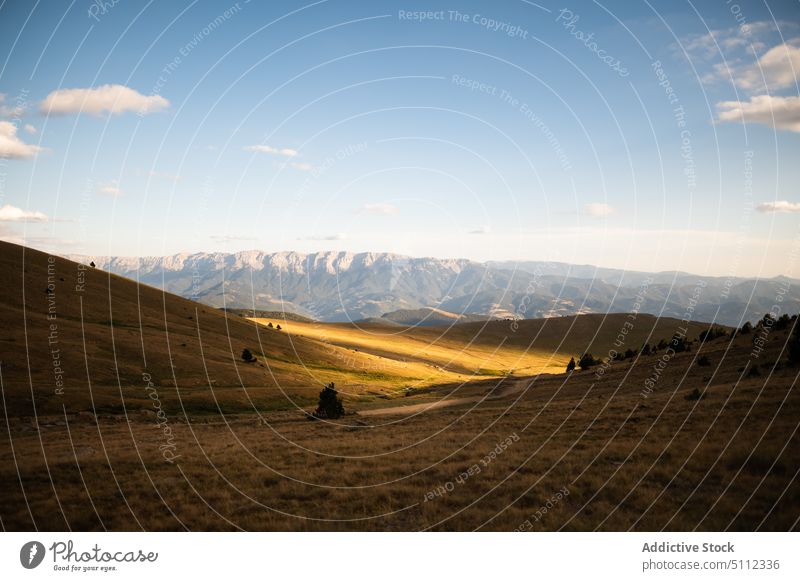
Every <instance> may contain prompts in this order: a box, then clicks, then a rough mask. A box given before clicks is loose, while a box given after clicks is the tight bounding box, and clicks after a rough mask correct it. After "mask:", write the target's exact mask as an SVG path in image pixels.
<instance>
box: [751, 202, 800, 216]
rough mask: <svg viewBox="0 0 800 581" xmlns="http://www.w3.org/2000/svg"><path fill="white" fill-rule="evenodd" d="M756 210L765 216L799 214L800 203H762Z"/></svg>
mask: <svg viewBox="0 0 800 581" xmlns="http://www.w3.org/2000/svg"><path fill="white" fill-rule="evenodd" d="M756 210H758V211H759V212H763V213H765V214H772V213H776V212H780V213H786V214H790V213H791V214H793V213H798V212H800V203H797V202H788V201H786V200H777V201H775V202H764V203H763V204H759V205H758V206H756Z"/></svg>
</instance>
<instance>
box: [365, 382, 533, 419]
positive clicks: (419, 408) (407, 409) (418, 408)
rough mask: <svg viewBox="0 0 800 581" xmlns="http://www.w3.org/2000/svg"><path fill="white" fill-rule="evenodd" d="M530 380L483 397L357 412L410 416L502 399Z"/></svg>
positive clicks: (505, 386)
mask: <svg viewBox="0 0 800 581" xmlns="http://www.w3.org/2000/svg"><path fill="white" fill-rule="evenodd" d="M530 381H531V378H529V377H528V378H524V379H518V380H516V381H514V382H513V383H509V384H508V385H503V386H501V387H500V388H499V389H497V390H496V392H495V394H494V395H490V396H489V397H483V396H473V397H455V398H450V399H442V400H437V401H431V402H425V403H418V404H412V405H401V406H394V407H387V408H378V409H374V410H363V411H359V412H357V413H358V415H360V416H389V415H402V416H410V415H412V414H416V413H422V412H427V411H431V410H437V409H441V408H447V407H452V406H455V405H464V404H468V403H475V402H478V401H481V400H484V401H494V400H497V399H503V398H506V397H509V396H511V395H517V394H519V392H521V391H522V390H524V389H525V388H526V387H527V386H528V384H529V383H530Z"/></svg>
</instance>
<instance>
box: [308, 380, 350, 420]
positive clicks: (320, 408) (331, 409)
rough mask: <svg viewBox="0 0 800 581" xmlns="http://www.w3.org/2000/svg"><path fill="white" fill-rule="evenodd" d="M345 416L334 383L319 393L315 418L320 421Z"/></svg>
mask: <svg viewBox="0 0 800 581" xmlns="http://www.w3.org/2000/svg"><path fill="white" fill-rule="evenodd" d="M343 415H344V406H343V405H342V400H340V399H339V392H337V391H336V387H335V386H334V384H333V382H330V383H329V384H328V385H326V386H325V387H324V388H322V391H320V392H319V403H318V404H317V409H316V411H315V412H314V417H315V418H319V419H327V420H335V419H337V418H340V417H342V416H343Z"/></svg>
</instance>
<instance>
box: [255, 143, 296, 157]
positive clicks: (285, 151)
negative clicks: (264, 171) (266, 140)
mask: <svg viewBox="0 0 800 581" xmlns="http://www.w3.org/2000/svg"><path fill="white" fill-rule="evenodd" d="M242 149H243V150H245V151H255V152H257V153H269V154H270V155H281V156H283V157H295V156H296V155H297V154H298V151H297V150H295V149H289V148H288V147H282V148H277V147H270V146H269V145H245V146H244V147H243V148H242Z"/></svg>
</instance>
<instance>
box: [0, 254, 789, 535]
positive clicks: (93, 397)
mask: <svg viewBox="0 0 800 581" xmlns="http://www.w3.org/2000/svg"><path fill="white" fill-rule="evenodd" d="M0 277H2V279H0V282H2V287H0V317H2V319H0V323H2V331H0V347H2V356H1V357H2V366H1V367H0V370H1V371H2V399H1V400H0V401H1V402H2V405H3V413H2V414H1V415H0V417H1V418H2V420H0V421H2V422H3V423H4V424H5V425H4V426H2V428H0V482H2V483H3V488H2V492H3V494H2V495H0V522H2V525H3V529H4V530H27V531H30V530H66V529H70V530H142V529H145V530H240V529H247V530H401V531H406V530H473V529H479V530H611V531H619V530H643V531H645V530H647V531H650V530H662V529H665V530H711V531H720V530H744V531H752V530H796V529H797V528H798V520H797V514H798V511H799V510H800V482H799V481H798V479H797V474H798V473H800V460H799V459H798V457H797V455H796V454H795V453H794V450H797V449H798V447H800V435H799V434H798V428H799V427H800V394H798V390H797V389H796V385H797V380H798V377H799V376H798V368H796V367H791V366H789V365H788V363H787V357H786V348H787V344H788V341H789V337H790V329H787V328H783V329H773V330H770V331H767V332H765V330H764V329H763V328H762V329H755V330H754V331H753V332H751V333H750V334H738V335H737V336H736V337H735V338H733V339H732V338H731V336H730V335H726V336H723V337H719V338H716V339H714V340H712V341H708V342H706V343H704V344H702V345H700V344H699V343H695V344H694V345H692V348H691V350H690V351H689V352H680V353H670V352H669V350H667V349H663V348H662V349H661V350H660V351H659V352H658V353H656V354H651V355H640V356H637V357H632V358H627V359H625V360H623V361H606V362H605V363H604V364H603V365H599V366H596V367H594V368H591V369H588V370H586V371H575V372H573V373H570V374H566V373H563V372H562V370H563V365H564V364H565V362H566V360H567V359H568V358H569V356H571V355H577V354H579V353H581V352H582V351H584V350H585V349H590V350H591V351H592V352H593V353H594V354H595V355H596V356H599V357H606V356H607V353H608V349H610V348H612V347H614V342H615V341H617V340H618V335H619V334H620V332H621V331H620V330H621V329H622V328H627V329H628V331H627V333H624V335H625V340H624V346H625V347H626V348H627V347H628V346H630V347H631V348H638V347H639V346H641V345H642V344H643V343H644V342H648V343H650V344H654V343H657V342H658V341H659V340H660V339H669V338H670V337H671V336H672V335H673V334H674V333H675V332H676V331H677V330H680V329H681V328H682V327H684V324H683V323H682V322H681V321H677V320H674V319H660V320H656V319H654V318H652V317H646V316H643V315H640V316H638V317H636V318H634V319H631V318H630V317H629V316H628V315H625V314H614V315H609V316H606V317H603V316H599V315H591V316H577V317H566V318H563V319H547V320H531V321H520V322H518V323H514V324H512V322H510V321H493V322H489V323H469V324H464V325H455V326H451V327H416V328H407V327H396V326H386V325H365V326H356V325H323V324H318V323H307V322H293V321H289V322H285V321H283V320H276V321H274V322H279V323H281V324H282V326H283V325H284V324H285V328H283V329H282V330H281V331H277V330H276V329H274V328H273V329H268V328H266V327H265V326H264V325H263V323H266V322H267V321H266V320H263V321H259V323H258V324H257V323H254V322H253V321H248V320H245V319H243V318H241V317H238V316H226V314H225V313H223V312H221V311H217V310H214V309H212V308H210V307H203V306H200V305H197V304H195V303H192V302H189V301H186V300H183V299H180V298H178V297H175V296H172V295H169V294H164V293H163V292H161V291H160V290H158V289H154V288H151V287H146V286H142V285H137V284H136V283H135V282H132V281H129V280H126V279H122V278H119V277H116V276H112V275H109V274H107V273H105V272H101V271H99V270H87V269H85V268H83V267H80V266H79V265H77V264H76V263H73V262H70V261H67V260H61V259H58V258H54V257H50V256H48V255H46V254H42V253H39V252H34V251H31V250H27V249H23V248H22V247H19V246H14V245H11V244H0ZM50 285H52V288H50ZM49 316H50V317H51V318H48V317H49ZM626 322H630V323H631V324H632V327H624V325H625V323H626ZM52 325H54V326H55V327H53V326H52ZM707 327H708V325H696V324H691V325H689V327H688V329H686V334H687V336H688V337H689V338H694V337H696V336H697V335H698V334H699V331H700V330H701V329H705V328H707ZM756 341H758V342H759V343H758V344H757V343H756ZM245 347H247V348H249V349H251V350H252V351H253V352H254V353H256V355H257V358H258V362H256V363H245V362H244V361H242V360H241V357H240V355H241V350H242V349H243V348H245ZM56 350H57V351H56ZM54 354H55V355H57V357H54ZM54 363H57V364H55V365H54ZM370 366H372V367H370ZM476 369H477V370H480V371H476ZM511 370H513V373H509V371H511ZM536 370H538V371H548V370H552V371H553V372H554V373H542V374H538V375H537V374H536V373H535V371H536ZM556 372H557V373H556ZM209 379H210V381H209ZM466 379H469V381H465V380H466ZM331 380H334V381H336V382H337V384H338V385H340V386H342V392H343V397H344V400H345V407H346V409H347V411H348V413H347V415H345V416H344V417H343V418H341V419H339V420H337V421H335V422H327V421H314V422H311V421H308V420H307V419H306V418H305V416H304V415H303V414H302V413H300V412H299V411H298V410H297V409H296V407H297V406H301V407H307V406H309V405H312V404H313V401H314V396H315V395H316V392H317V391H318V389H319V383H320V382H322V381H331ZM210 382H211V383H210ZM209 383H210V385H209ZM59 384H60V385H59ZM407 385H411V386H413V387H414V388H415V389H412V390H404V389H403V386H407ZM475 467H477V469H476V468H475ZM543 507H547V510H543Z"/></svg>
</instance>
